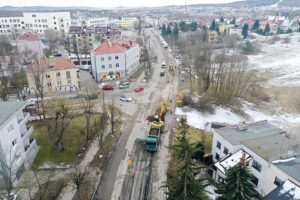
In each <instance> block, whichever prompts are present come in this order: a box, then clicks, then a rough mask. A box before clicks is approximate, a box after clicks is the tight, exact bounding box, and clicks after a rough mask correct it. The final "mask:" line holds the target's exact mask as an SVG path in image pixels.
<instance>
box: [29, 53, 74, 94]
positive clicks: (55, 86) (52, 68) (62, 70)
mask: <svg viewBox="0 0 300 200" xmlns="http://www.w3.org/2000/svg"><path fill="white" fill-rule="evenodd" d="M37 73H38V74H39V75H40V78H39V80H41V81H40V82H41V84H43V86H44V91H45V93H51V92H73V91H76V90H78V89H79V77H78V73H77V68H76V66H75V64H74V63H73V62H72V61H71V60H68V59H66V58H64V57H52V58H43V59H40V60H39V61H36V62H34V63H32V64H31V65H29V66H28V67H27V79H28V84H29V89H30V91H31V92H33V93H34V92H35V90H36V84H35V83H36V82H35V77H36V76H37ZM36 79H37V78H36Z"/></svg>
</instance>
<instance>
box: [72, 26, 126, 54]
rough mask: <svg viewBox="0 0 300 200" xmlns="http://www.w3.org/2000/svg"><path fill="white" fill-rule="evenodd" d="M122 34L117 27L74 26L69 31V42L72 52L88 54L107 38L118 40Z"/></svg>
mask: <svg viewBox="0 0 300 200" xmlns="http://www.w3.org/2000/svg"><path fill="white" fill-rule="evenodd" d="M120 35H121V32H120V31H119V29H118V28H117V27H113V26H105V27H86V28H83V27H81V26H72V27H70V29H69V35H68V41H69V43H70V51H71V52H79V53H83V54H88V53H89V52H90V50H92V49H93V48H95V47H96V46H98V45H99V44H100V43H101V40H105V39H106V38H110V37H113V38H118V37H119V36H120Z"/></svg>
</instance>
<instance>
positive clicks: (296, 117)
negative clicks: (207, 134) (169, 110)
mask: <svg viewBox="0 0 300 200" xmlns="http://www.w3.org/2000/svg"><path fill="white" fill-rule="evenodd" d="M242 110H243V111H244V113H245V114H246V115H247V116H240V115H238V114H236V113H234V112H233V111H231V110H230V109H229V108H224V107H219V106H218V107H215V113H214V114H209V113H202V112H199V111H197V110H194V109H189V108H177V109H176V114H177V115H179V116H182V115H185V116H186V118H187V123H188V124H189V125H190V126H192V127H195V128H199V129H202V130H207V131H209V130H210V126H209V125H210V124H211V123H212V122H217V123H226V124H239V123H241V122H243V121H244V122H246V123H252V122H256V121H261V120H268V121H269V122H270V123H272V124H275V125H277V126H279V127H281V128H283V129H286V130H287V129H290V128H293V127H299V126H300V114H292V113H281V112H279V113H277V114H273V115H272V114H268V113H263V112H262V111H259V110H258V109H257V108H256V107H255V105H254V104H251V103H249V102H244V103H243V107H242Z"/></svg>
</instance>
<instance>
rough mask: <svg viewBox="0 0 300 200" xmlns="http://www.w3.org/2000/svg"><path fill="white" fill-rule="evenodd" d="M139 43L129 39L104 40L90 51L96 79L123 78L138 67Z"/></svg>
mask: <svg viewBox="0 0 300 200" xmlns="http://www.w3.org/2000/svg"><path fill="white" fill-rule="evenodd" d="M139 50H140V49H139V45H138V44H137V43H135V42H133V41H131V40H129V41H125V40H122V41H115V40H106V41H105V42H103V43H102V44H101V45H100V46H99V47H98V48H96V49H94V50H92V51H91V62H92V73H93V76H94V77H95V79H96V81H97V82H99V81H106V80H107V79H123V78H125V77H128V76H130V75H132V74H133V73H135V72H136V71H137V70H138V67H139V60H140V51H139Z"/></svg>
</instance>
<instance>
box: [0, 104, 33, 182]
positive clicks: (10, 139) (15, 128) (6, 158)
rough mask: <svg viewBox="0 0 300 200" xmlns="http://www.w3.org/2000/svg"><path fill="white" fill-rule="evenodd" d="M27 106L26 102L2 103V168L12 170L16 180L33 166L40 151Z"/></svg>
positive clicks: (0, 131)
mask: <svg viewBox="0 0 300 200" xmlns="http://www.w3.org/2000/svg"><path fill="white" fill-rule="evenodd" d="M25 106H26V102H25V101H13V102H0V110H1V112H0V155H1V160H0V161H1V162H0V168H1V165H2V166H4V167H7V168H9V169H11V171H12V172H14V173H13V176H14V178H16V179H18V178H19V176H20V175H21V173H22V171H23V170H24V169H25V168H28V167H29V166H30V165H31V163H32V162H33V160H34V158H35V156H36V155H37V152H38V150H39V147H38V146H37V143H36V140H35V139H34V138H33V137H32V132H33V128H32V126H31V125H30V124H29V123H28V119H29V117H30V114H29V113H28V112H26V111H25ZM2 170H3V168H2ZM0 180H1V177H0Z"/></svg>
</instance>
